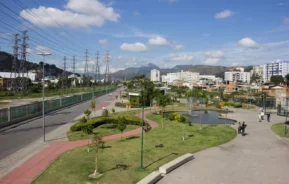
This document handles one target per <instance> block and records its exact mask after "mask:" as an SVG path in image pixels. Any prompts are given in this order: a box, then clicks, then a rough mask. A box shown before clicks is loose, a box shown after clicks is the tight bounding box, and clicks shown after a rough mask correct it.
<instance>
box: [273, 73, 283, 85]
mask: <svg viewBox="0 0 289 184" xmlns="http://www.w3.org/2000/svg"><path fill="white" fill-rule="evenodd" d="M270 81H271V82H273V83H274V84H275V85H278V84H280V83H284V78H283V76H282V75H273V76H271V78H270Z"/></svg>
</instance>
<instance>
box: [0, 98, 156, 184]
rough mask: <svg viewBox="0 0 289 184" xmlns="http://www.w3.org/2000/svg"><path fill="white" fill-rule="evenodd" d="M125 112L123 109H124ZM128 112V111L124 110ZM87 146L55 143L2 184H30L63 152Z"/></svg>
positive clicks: (84, 143)
mask: <svg viewBox="0 0 289 184" xmlns="http://www.w3.org/2000/svg"><path fill="white" fill-rule="evenodd" d="M107 105H109V102H105V103H103V104H100V105H99V106H97V109H102V107H104V106H107ZM122 110H123V109H122ZM124 110H126V109H124ZM148 113H150V111H145V115H146V114H148ZM145 121H147V122H148V123H149V124H150V125H151V126H152V128H156V127H157V124H156V123H155V122H153V121H151V120H149V119H147V118H145ZM140 133H141V128H137V129H135V130H131V131H127V132H124V133H123V134H115V135H111V136H105V137H103V140H104V141H110V140H114V139H120V138H121V137H130V136H132V135H136V134H140ZM84 145H87V140H78V141H70V142H69V141H62V142H54V143H51V144H50V145H48V146H46V147H44V149H42V151H41V152H39V153H37V154H36V155H35V156H33V157H32V158H30V159H29V160H28V161H26V162H25V163H23V164H21V165H20V166H19V167H17V168H16V169H14V170H13V171H12V172H10V173H9V174H8V175H6V176H4V177H3V178H2V179H0V183H1V184H29V183H31V182H32V181H33V179H34V178H36V177H37V176H38V175H39V174H41V172H42V171H44V170H45V169H46V168H47V167H48V166H49V165H50V164H51V163H52V162H53V161H54V160H55V159H56V158H57V157H59V156H60V155H61V154H62V153H63V152H66V151H68V150H70V149H73V148H76V147H79V146H84Z"/></svg>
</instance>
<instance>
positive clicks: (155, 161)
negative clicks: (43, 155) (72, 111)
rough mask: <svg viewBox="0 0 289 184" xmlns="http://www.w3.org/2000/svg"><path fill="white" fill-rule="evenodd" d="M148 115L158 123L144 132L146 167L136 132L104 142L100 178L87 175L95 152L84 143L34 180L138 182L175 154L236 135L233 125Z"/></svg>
mask: <svg viewBox="0 0 289 184" xmlns="http://www.w3.org/2000/svg"><path fill="white" fill-rule="evenodd" d="M136 113H137V111H133V112H130V114H131V115H132V114H134V115H135V114H136ZM123 115H125V112H124V113H123ZM115 116H116V115H115ZM147 118H148V119H151V120H153V121H155V122H156V123H157V124H158V127H157V128H155V129H152V130H151V131H149V132H148V133H145V135H144V137H145V139H144V168H145V170H144V171H140V170H139V167H140V159H139V158H140V142H141V138H140V135H135V136H132V137H129V138H126V139H122V140H113V141H108V142H105V146H104V147H103V149H100V150H99V151H98V154H97V155H98V170H99V173H102V174H103V176H101V177H100V178H98V179H91V178H89V177H88V175H89V174H91V173H92V172H93V171H94V168H95V152H94V151H90V152H88V151H87V146H83V147H79V148H76V149H74V150H70V151H68V152H66V153H64V154H62V155H61V156H60V157H59V158H58V159H57V160H56V161H55V162H54V163H53V164H52V165H50V166H49V167H48V168H47V169H46V170H45V171H44V172H43V173H42V174H41V175H40V176H39V177H38V178H36V180H35V181H33V183H34V184H36V183H41V184H45V183H72V184H73V183H90V184H96V183H116V182H117V183H119V184H130V183H136V182H137V181H139V180H140V179H141V178H143V177H145V176H146V175H148V174H149V173H151V172H152V171H154V170H157V169H158V167H160V166H161V165H163V164H165V163H167V162H169V161H171V160H173V159H175V158H176V157H179V156H181V155H183V154H185V153H194V152H197V151H200V150H203V149H206V148H209V147H213V146H217V145H220V144H223V143H226V142H228V141H230V140H232V139H233V138H234V137H235V136H236V135H237V133H236V131H235V130H234V129H233V128H231V127H230V126H223V125H218V126H216V125H203V128H202V129H200V126H199V125H191V126H189V124H186V123H181V122H182V121H175V120H172V121H171V120H169V119H163V118H162V117H161V115H158V114H155V113H151V114H148V115H147ZM178 118H179V117H178ZM162 119H163V128H162V126H161V124H162V123H161V122H162ZM183 137H184V140H183Z"/></svg>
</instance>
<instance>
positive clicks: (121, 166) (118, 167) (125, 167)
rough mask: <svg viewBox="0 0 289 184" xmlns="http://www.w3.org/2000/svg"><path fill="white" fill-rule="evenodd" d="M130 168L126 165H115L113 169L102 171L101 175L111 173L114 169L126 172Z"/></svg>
mask: <svg viewBox="0 0 289 184" xmlns="http://www.w3.org/2000/svg"><path fill="white" fill-rule="evenodd" d="M129 167H130V166H129V165H126V164H117V165H116V166H115V167H113V168H111V169H108V170H106V171H103V172H102V173H106V172H109V171H113V170H116V169H119V170H123V171H125V170H127V169H128V168H129Z"/></svg>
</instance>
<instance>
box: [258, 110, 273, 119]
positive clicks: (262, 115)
mask: <svg viewBox="0 0 289 184" xmlns="http://www.w3.org/2000/svg"><path fill="white" fill-rule="evenodd" d="M264 115H265V113H264V111H263V109H260V112H259V114H258V118H259V122H261V121H262V120H264ZM266 115H267V121H268V122H270V116H271V112H267V113H266Z"/></svg>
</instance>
